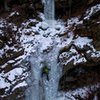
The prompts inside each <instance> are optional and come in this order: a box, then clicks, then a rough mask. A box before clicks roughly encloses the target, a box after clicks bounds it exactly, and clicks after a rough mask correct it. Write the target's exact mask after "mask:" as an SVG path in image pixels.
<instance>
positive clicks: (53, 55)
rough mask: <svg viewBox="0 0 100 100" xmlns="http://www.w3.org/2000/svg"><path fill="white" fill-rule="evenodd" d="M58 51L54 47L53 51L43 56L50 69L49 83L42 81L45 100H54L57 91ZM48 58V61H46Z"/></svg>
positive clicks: (58, 75) (58, 73)
mask: <svg viewBox="0 0 100 100" xmlns="http://www.w3.org/2000/svg"><path fill="white" fill-rule="evenodd" d="M58 53H59V49H58V48H57V47H56V46H55V47H54V48H53V50H52V51H51V52H50V53H48V55H46V56H45V59H46V61H47V64H48V66H49V67H50V69H51V70H50V74H49V77H50V79H49V81H46V80H43V82H44V92H45V100H55V98H56V96H57V91H58V83H59V77H60V69H59V67H58V66H59V65H58V63H57V58H58ZM48 58H49V59H48Z"/></svg>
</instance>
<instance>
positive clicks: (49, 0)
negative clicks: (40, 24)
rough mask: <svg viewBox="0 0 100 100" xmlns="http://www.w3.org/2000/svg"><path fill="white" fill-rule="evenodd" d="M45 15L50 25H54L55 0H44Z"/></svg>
mask: <svg viewBox="0 0 100 100" xmlns="http://www.w3.org/2000/svg"><path fill="white" fill-rule="evenodd" d="M44 15H45V18H46V21H47V23H48V24H49V25H53V22H54V19H55V0H44Z"/></svg>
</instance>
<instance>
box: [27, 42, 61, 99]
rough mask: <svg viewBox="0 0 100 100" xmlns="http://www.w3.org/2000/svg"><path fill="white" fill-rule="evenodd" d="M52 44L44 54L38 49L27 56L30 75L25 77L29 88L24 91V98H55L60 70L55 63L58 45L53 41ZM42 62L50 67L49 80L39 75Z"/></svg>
mask: <svg viewBox="0 0 100 100" xmlns="http://www.w3.org/2000/svg"><path fill="white" fill-rule="evenodd" d="M53 44H55V45H53V49H52V50H51V51H50V52H49V53H47V54H44V53H42V52H41V51H39V50H40V49H38V50H36V52H35V53H33V54H32V55H31V56H30V58H29V60H30V63H31V75H30V78H29V79H27V83H28V84H29V88H28V90H27V91H26V100H56V99H55V98H56V96H57V91H58V83H59V77H60V72H61V70H60V67H59V64H58V63H57V58H58V54H59V47H57V45H56V43H55V41H54V43H53ZM38 47H41V46H38ZM43 62H45V63H46V64H47V65H48V67H49V68H50V73H49V81H48V80H47V79H46V78H45V77H41V68H42V67H43Z"/></svg>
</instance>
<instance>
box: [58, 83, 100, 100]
mask: <svg viewBox="0 0 100 100" xmlns="http://www.w3.org/2000/svg"><path fill="white" fill-rule="evenodd" d="M99 87H100V84H95V85H91V86H86V87H82V88H78V89H76V90H70V91H68V92H60V93H58V95H59V96H58V98H60V99H58V98H57V100H77V99H76V98H75V96H76V97H77V96H81V98H83V99H84V98H86V97H88V95H89V93H90V92H91V91H95V90H96V89H98V88H99ZM90 90H91V91H90Z"/></svg>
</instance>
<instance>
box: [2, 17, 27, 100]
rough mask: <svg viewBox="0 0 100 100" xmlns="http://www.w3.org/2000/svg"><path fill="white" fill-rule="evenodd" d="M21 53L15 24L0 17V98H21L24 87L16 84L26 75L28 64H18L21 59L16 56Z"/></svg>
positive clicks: (8, 99)
mask: <svg viewBox="0 0 100 100" xmlns="http://www.w3.org/2000/svg"><path fill="white" fill-rule="evenodd" d="M23 54H24V49H23V48H22V46H21V43H20V42H19V35H18V33H17V26H15V25H14V24H12V23H9V22H7V21H6V20H4V19H0V82H1V83H0V100H22V97H23V96H24V90H25V87H21V88H17V87H16V86H17V85H18V84H20V83H21V82H23V81H24V80H25V77H26V76H27V75H26V74H25V73H27V72H26V70H27V67H28V65H27V64H26V63H24V64H26V65H27V67H26V69H25V68H24V67H25V65H19V63H21V62H22V61H21V58H18V57H20V56H22V55H23ZM16 72H17V73H16ZM6 84H7V85H6ZM15 87H16V88H15ZM14 88H15V89H14Z"/></svg>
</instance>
